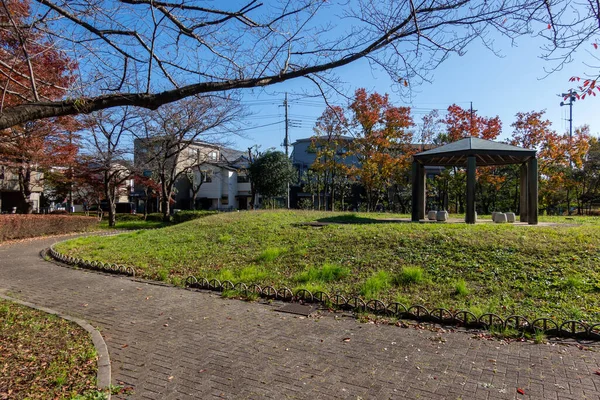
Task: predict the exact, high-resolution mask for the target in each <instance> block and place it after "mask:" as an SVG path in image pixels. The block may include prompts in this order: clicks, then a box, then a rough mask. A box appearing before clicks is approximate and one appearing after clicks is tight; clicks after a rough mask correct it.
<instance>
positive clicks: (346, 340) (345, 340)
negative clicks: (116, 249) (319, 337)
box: [342, 337, 350, 342]
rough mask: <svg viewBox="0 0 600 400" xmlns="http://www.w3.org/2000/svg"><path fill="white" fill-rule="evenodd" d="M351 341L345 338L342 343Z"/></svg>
mask: <svg viewBox="0 0 600 400" xmlns="http://www.w3.org/2000/svg"><path fill="white" fill-rule="evenodd" d="M349 341H350V338H349V337H345V338H343V339H342V342H349Z"/></svg>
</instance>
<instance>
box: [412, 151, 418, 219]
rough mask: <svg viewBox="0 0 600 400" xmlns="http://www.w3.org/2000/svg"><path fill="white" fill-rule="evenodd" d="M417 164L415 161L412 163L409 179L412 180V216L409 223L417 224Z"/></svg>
mask: <svg viewBox="0 0 600 400" xmlns="http://www.w3.org/2000/svg"><path fill="white" fill-rule="evenodd" d="M418 175H419V163H418V162H417V161H413V163H412V171H411V178H412V201H411V204H412V214H411V221H413V222H419V205H418V204H419V202H418V200H417V199H418V197H419V177H418Z"/></svg>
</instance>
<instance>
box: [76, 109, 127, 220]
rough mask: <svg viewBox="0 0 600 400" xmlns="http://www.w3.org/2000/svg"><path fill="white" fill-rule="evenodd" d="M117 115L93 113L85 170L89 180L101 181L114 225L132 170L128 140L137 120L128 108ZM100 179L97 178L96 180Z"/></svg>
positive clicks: (113, 113) (109, 215)
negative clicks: (118, 204) (88, 153)
mask: <svg viewBox="0 0 600 400" xmlns="http://www.w3.org/2000/svg"><path fill="white" fill-rule="evenodd" d="M119 111H120V112H110V113H108V112H102V111H99V112H97V113H94V115H93V116H92V117H91V118H90V121H89V123H90V132H91V135H90V137H89V139H88V150H89V152H90V155H89V157H88V163H87V169H88V171H89V172H88V174H89V175H90V177H91V178H94V177H93V176H94V175H96V177H95V179H97V180H99V181H100V182H102V188H103V192H104V199H105V200H106V202H107V205H108V225H109V226H115V224H116V207H117V201H118V198H119V197H120V196H121V195H122V194H124V192H126V190H127V181H129V180H131V178H132V176H133V174H134V169H133V165H132V163H131V149H130V146H129V144H130V143H131V142H128V141H127V137H128V136H129V137H131V135H132V134H133V131H134V130H135V129H136V126H138V125H139V120H138V119H137V118H136V117H135V115H134V114H133V113H132V112H131V110H130V109H129V108H127V107H125V108H122V109H120V110H119ZM98 177H99V179H98Z"/></svg>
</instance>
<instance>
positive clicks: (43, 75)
mask: <svg viewBox="0 0 600 400" xmlns="http://www.w3.org/2000/svg"><path fill="white" fill-rule="evenodd" d="M30 13H31V7H30V2H29V1H28V0H9V1H3V2H2V5H1V6H0V25H1V26H2V27H4V28H3V29H0V76H2V78H3V79H4V80H5V88H4V91H3V93H2V98H1V102H0V110H2V109H3V108H5V107H11V106H15V105H19V104H22V103H27V102H31V101H52V100H56V99H60V98H62V97H63V96H64V95H65V94H66V92H67V90H68V89H69V87H70V86H71V85H72V84H73V82H74V81H75V74H74V73H73V71H74V70H75V68H76V67H77V65H76V63H74V62H73V61H72V60H71V59H70V58H69V57H68V56H67V55H66V54H65V53H64V52H62V51H60V50H58V49H57V46H55V44H54V43H52V42H50V41H48V40H47V39H45V38H44V37H43V36H42V34H41V33H40V32H39V31H34V30H31V29H23V27H24V26H26V25H27V23H28V20H29V17H30ZM80 128H81V126H80V124H79V123H78V121H77V120H75V119H74V118H73V117H59V118H54V119H48V120H39V121H33V122H28V123H26V124H24V125H16V126H14V127H12V128H9V129H5V130H1V131H0V163H1V164H2V165H4V166H6V167H8V168H10V170H11V171H14V173H15V174H16V175H17V176H18V179H19V188H20V192H21V195H22V197H23V200H22V203H23V204H22V206H21V207H20V209H21V210H20V211H22V212H26V213H28V212H31V205H30V204H29V202H28V200H29V197H30V195H31V186H32V184H33V183H32V176H33V175H36V174H37V172H39V171H42V172H43V171H44V170H48V169H49V168H51V167H61V166H62V167H68V166H69V165H71V163H72V162H73V160H74V158H75V155H76V154H77V147H76V145H75V144H74V140H73V139H74V132H76V131H78V130H79V129H80Z"/></svg>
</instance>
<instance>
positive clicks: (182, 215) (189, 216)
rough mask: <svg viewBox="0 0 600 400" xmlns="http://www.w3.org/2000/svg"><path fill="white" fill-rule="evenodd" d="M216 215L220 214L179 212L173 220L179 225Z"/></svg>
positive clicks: (202, 211) (205, 211)
mask: <svg viewBox="0 0 600 400" xmlns="http://www.w3.org/2000/svg"><path fill="white" fill-rule="evenodd" d="M216 213H218V211H207V210H199V211H187V210H186V211H178V212H177V213H175V214H173V217H172V220H173V222H174V223H176V224H179V223H182V222H187V221H192V220H194V219H199V218H204V217H208V216H209V215H214V214H216Z"/></svg>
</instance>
